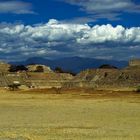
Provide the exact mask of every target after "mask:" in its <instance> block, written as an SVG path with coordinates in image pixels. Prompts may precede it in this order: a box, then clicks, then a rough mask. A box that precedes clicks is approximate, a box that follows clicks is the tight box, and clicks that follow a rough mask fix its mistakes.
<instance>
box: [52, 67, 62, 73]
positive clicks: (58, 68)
mask: <svg viewBox="0 0 140 140" xmlns="http://www.w3.org/2000/svg"><path fill="white" fill-rule="evenodd" d="M54 71H55V72H56V73H64V71H63V69H62V68H61V67H56V68H55V69H54Z"/></svg>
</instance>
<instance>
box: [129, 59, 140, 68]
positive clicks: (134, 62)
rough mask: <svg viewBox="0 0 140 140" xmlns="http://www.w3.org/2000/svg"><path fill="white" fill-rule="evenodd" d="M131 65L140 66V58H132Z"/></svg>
mask: <svg viewBox="0 0 140 140" xmlns="http://www.w3.org/2000/svg"><path fill="white" fill-rule="evenodd" d="M129 66H130V67H133V66H138V67H140V59H131V60H130V61H129Z"/></svg>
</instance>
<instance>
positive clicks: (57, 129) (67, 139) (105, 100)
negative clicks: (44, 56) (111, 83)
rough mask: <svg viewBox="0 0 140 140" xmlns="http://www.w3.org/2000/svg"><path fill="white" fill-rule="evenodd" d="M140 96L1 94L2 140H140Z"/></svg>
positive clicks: (101, 93) (21, 92)
mask: <svg viewBox="0 0 140 140" xmlns="http://www.w3.org/2000/svg"><path fill="white" fill-rule="evenodd" d="M139 139H140V94H138V93H137V94H136V93H132V92H111V91H98V92H97V91H92V92H91V91H90V92H87V91H86V90H85V91H83V90H82V91H80V90H79V91H78V90H77V91H74V90H73V91H63V92H62V93H61V94H54V93H52V94H51V91H49V92H46V91H45V90H36V91H35V90H32V91H15V92H10V91H5V90H0V140H139Z"/></svg>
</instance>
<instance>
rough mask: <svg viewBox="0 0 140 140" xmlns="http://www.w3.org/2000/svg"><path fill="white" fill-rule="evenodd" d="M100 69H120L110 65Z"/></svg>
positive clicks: (104, 65)
mask: <svg viewBox="0 0 140 140" xmlns="http://www.w3.org/2000/svg"><path fill="white" fill-rule="evenodd" d="M99 69H118V68H117V67H115V66H112V65H109V64H103V65H101V66H100V67H99Z"/></svg>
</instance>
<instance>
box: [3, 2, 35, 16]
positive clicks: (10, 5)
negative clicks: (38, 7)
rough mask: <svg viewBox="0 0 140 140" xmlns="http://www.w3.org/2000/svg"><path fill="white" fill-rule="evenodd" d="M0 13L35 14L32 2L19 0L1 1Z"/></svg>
mask: <svg viewBox="0 0 140 140" xmlns="http://www.w3.org/2000/svg"><path fill="white" fill-rule="evenodd" d="M0 13H13V14H34V13H35V12H34V11H33V10H32V4H31V3H28V2H23V1H17V0H5V1H3V0H2V1H0Z"/></svg>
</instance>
